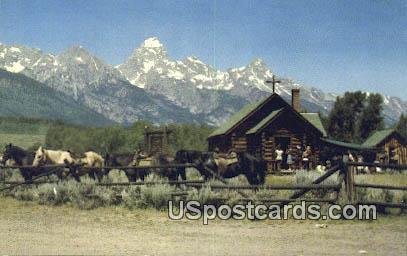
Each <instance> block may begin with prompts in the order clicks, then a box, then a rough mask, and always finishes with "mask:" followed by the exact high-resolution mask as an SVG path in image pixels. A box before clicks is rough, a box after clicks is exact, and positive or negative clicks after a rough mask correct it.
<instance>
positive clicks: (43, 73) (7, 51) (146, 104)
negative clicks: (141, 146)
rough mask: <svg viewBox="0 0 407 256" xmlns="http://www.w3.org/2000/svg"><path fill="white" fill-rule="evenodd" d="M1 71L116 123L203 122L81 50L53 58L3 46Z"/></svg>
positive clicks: (0, 60)
mask: <svg viewBox="0 0 407 256" xmlns="http://www.w3.org/2000/svg"><path fill="white" fill-rule="evenodd" d="M0 68H3V69H6V70H7V71H9V72H14V73H21V74H24V75H26V76H28V77H31V78H33V79H35V80H37V81H40V82H42V83H44V84H46V85H47V86H49V87H52V88H54V89H56V90H58V91H61V92H63V93H65V94H66V95H67V96H70V97H73V98H74V99H75V100H77V101H78V102H80V103H82V104H84V105H85V106H88V107H89V108H91V109H93V110H95V111H97V112H98V113H100V114H102V115H104V116H105V117H107V118H109V119H111V120H114V121H116V122H120V123H132V122H134V121H136V120H139V119H146V120H150V121H153V122H156V123H158V122H176V121H179V120H180V119H181V120H183V121H184V122H188V121H189V122H191V121H192V122H201V121H202V120H200V119H197V118H196V117H195V116H194V115H192V114H191V113H190V112H189V111H188V110H186V109H182V108H180V107H177V106H174V104H172V103H171V102H170V101H168V100H167V99H165V98H164V97H159V96H154V95H150V94H148V93H147V92H146V91H144V90H143V89H140V88H138V87H135V86H134V85H131V84H130V83H129V82H128V81H127V80H126V79H125V78H124V76H122V75H121V73H120V72H119V71H118V70H117V69H115V68H114V67H112V66H110V65H108V64H106V63H104V62H103V61H101V60H100V59H98V58H97V57H95V56H93V55H91V54H90V53H89V52H87V51H86V50H85V49H84V48H83V47H80V46H75V47H72V48H69V49H67V50H66V51H64V52H62V53H61V54H59V55H52V54H44V53H42V52H41V51H40V50H38V49H32V48H27V47H20V46H5V45H0Z"/></svg>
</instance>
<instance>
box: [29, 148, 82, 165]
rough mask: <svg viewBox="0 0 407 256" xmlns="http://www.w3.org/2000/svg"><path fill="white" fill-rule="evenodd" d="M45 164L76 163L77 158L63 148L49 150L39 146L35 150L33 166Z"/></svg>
mask: <svg viewBox="0 0 407 256" xmlns="http://www.w3.org/2000/svg"><path fill="white" fill-rule="evenodd" d="M44 164H61V165H62V164H68V165H73V164H75V160H74V159H73V157H72V156H71V153H69V152H68V151H62V150H48V149H44V148H42V147H39V148H38V150H37V151H36V152H35V157H34V161H33V163H32V165H33V166H40V165H44Z"/></svg>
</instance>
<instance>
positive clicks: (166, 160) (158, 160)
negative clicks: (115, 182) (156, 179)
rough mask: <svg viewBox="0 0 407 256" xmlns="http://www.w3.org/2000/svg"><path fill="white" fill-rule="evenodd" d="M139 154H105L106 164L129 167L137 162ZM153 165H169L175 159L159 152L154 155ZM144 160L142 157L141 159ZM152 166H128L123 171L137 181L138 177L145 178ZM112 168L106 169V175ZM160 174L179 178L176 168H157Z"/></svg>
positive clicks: (133, 180)
mask: <svg viewBox="0 0 407 256" xmlns="http://www.w3.org/2000/svg"><path fill="white" fill-rule="evenodd" d="M136 158H137V155H135V154H131V153H126V154H110V153H107V154H106V155H105V166H117V167H118V168H117V169H120V167H129V166H133V165H134V164H135V163H136V162H137V159H136ZM149 158H150V159H151V164H152V165H168V164H171V163H172V162H173V160H172V159H171V158H170V157H168V156H165V155H162V154H158V155H154V156H152V157H149ZM140 160H142V159H140ZM151 170H152V169H151V168H148V167H146V168H134V169H133V168H126V169H124V170H123V171H124V172H125V174H126V176H127V178H128V179H129V181H130V182H135V181H136V180H137V179H140V180H144V178H145V177H146V176H147V175H148V174H149V173H150V172H151ZM109 171H110V170H105V172H104V173H105V175H107V174H108V173H109ZM156 173H157V174H158V175H161V176H164V177H167V178H168V179H169V180H176V179H177V178H178V175H177V172H176V169H175V168H158V169H157V170H156Z"/></svg>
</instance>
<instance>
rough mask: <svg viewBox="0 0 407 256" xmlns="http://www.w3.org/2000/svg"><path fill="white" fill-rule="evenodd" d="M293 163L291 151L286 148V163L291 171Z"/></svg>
mask: <svg viewBox="0 0 407 256" xmlns="http://www.w3.org/2000/svg"><path fill="white" fill-rule="evenodd" d="M293 164H294V160H293V151H292V150H291V149H288V150H287V165H288V170H289V171H291V168H292V166H293Z"/></svg>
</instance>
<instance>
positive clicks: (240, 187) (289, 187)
mask: <svg viewBox="0 0 407 256" xmlns="http://www.w3.org/2000/svg"><path fill="white" fill-rule="evenodd" d="M186 185H187V186H190V187H203V186H208V187H210V188H211V189H228V190H256V189H267V190H298V189H338V188H340V186H341V184H334V185H325V184H310V185H267V186H263V185H259V186H254V185H211V184H202V183H200V184H194V183H188V184H186Z"/></svg>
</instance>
